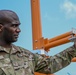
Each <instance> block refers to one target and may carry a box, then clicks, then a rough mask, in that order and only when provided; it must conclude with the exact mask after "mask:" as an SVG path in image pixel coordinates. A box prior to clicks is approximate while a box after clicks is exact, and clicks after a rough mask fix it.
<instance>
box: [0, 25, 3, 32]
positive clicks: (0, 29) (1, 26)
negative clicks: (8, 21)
mask: <svg viewBox="0 0 76 75" xmlns="http://www.w3.org/2000/svg"><path fill="white" fill-rule="evenodd" d="M2 29H3V25H2V24H0V32H1V31H2Z"/></svg>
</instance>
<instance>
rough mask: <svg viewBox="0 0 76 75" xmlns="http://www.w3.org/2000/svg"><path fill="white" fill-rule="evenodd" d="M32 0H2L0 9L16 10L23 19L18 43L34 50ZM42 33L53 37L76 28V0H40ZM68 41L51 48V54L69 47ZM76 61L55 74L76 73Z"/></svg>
mask: <svg viewBox="0 0 76 75" xmlns="http://www.w3.org/2000/svg"><path fill="white" fill-rule="evenodd" d="M30 4H31V3H30V0H1V1H0V9H10V10H13V11H15V12H16V13H17V14H18V16H19V18H20V21H21V26H20V27H21V30H22V31H21V34H20V37H19V40H18V42H16V43H15V44H16V45H19V46H22V47H24V48H26V49H28V50H30V51H32V28H31V27H32V26H31V25H32V24H31V5H30ZM40 9H41V22H42V34H43V37H44V38H48V39H50V38H53V37H55V36H58V35H60V34H63V33H66V32H68V31H71V29H72V28H76V0H40ZM71 45H73V43H68V44H65V45H61V46H58V47H55V48H52V49H50V52H49V53H48V54H49V55H55V54H57V53H59V52H61V51H63V50H64V49H66V48H67V47H69V46H71ZM75 67H76V63H73V62H72V63H71V64H70V65H69V66H68V67H66V68H64V69H62V70H60V71H58V72H56V73H55V75H69V73H70V74H71V75H76V71H75Z"/></svg>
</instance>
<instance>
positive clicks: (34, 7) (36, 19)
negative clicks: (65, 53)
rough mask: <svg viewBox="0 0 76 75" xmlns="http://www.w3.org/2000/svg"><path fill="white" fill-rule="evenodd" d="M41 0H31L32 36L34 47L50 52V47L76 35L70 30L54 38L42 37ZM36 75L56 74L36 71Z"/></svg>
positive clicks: (75, 60)
mask: <svg viewBox="0 0 76 75" xmlns="http://www.w3.org/2000/svg"><path fill="white" fill-rule="evenodd" d="M39 2H40V0H31V12H32V38H33V49H34V50H41V51H43V52H42V53H45V52H48V51H49V49H50V48H53V47H56V46H59V45H62V44H66V43H69V42H70V39H71V38H73V37H74V36H76V34H75V31H74V30H73V31H70V32H67V33H64V34H62V35H59V36H56V37H54V38H51V39H48V38H46V39H45V38H44V37H42V29H41V18H40V3H39ZM72 62H76V58H73V59H72ZM35 75H54V74H41V73H35Z"/></svg>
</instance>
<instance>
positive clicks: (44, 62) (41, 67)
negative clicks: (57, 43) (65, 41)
mask: <svg viewBox="0 0 76 75" xmlns="http://www.w3.org/2000/svg"><path fill="white" fill-rule="evenodd" d="M75 56H76V49H75V47H74V46H72V47H69V48H67V49H66V50H64V51H62V52H60V53H58V54H56V55H55V56H52V57H49V58H46V57H44V56H41V55H38V54H35V72H40V73H47V74H49V73H51V74H52V73H54V72H57V71H59V70H61V69H62V68H64V67H66V66H67V65H69V64H70V63H71V60H72V58H74V57H75Z"/></svg>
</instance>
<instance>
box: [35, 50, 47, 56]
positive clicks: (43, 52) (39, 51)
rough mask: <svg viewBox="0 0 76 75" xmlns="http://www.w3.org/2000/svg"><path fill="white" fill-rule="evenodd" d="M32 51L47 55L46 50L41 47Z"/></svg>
mask: <svg viewBox="0 0 76 75" xmlns="http://www.w3.org/2000/svg"><path fill="white" fill-rule="evenodd" d="M34 53H38V54H40V55H46V56H48V52H46V51H45V50H43V49H41V50H34Z"/></svg>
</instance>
